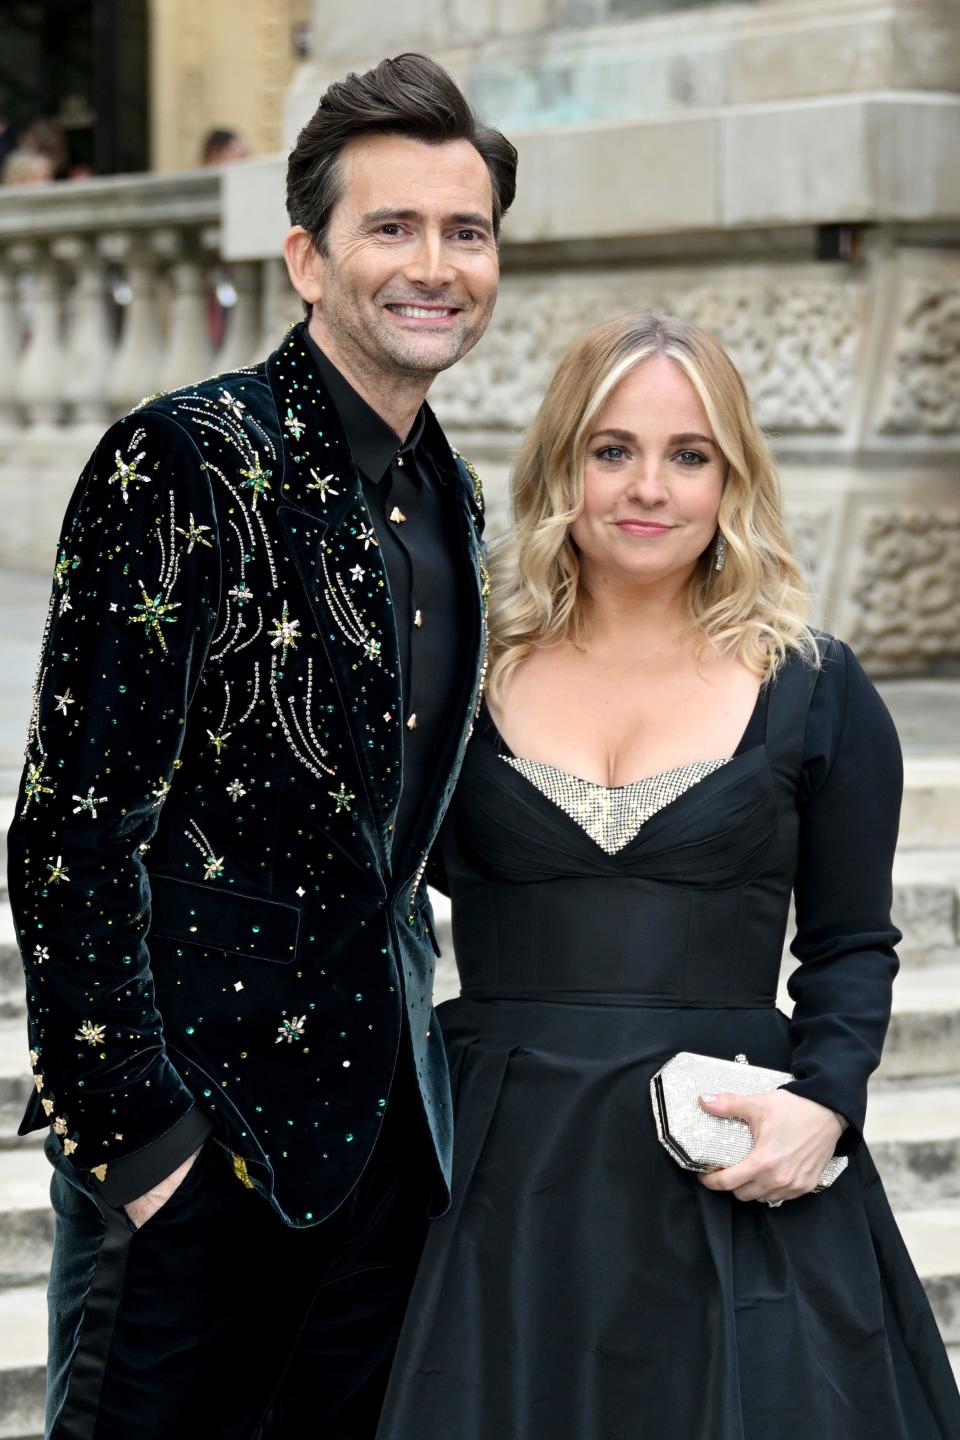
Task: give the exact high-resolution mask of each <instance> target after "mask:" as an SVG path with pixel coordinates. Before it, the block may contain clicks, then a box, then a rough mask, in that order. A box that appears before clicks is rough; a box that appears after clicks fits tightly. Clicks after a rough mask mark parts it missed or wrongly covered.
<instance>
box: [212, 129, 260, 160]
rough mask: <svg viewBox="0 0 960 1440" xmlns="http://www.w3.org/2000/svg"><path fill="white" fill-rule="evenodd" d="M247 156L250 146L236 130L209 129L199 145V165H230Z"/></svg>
mask: <svg viewBox="0 0 960 1440" xmlns="http://www.w3.org/2000/svg"><path fill="white" fill-rule="evenodd" d="M249 156H250V146H249V145H248V144H247V142H246V140H244V138H243V136H242V135H241V134H240V133H239V131H237V130H219V129H217V130H211V131H210V132H209V133H208V134H207V135H206V136H205V137H204V140H203V144H202V145H201V146H200V164H201V165H231V164H233V162H234V161H235V160H246V159H248V158H249Z"/></svg>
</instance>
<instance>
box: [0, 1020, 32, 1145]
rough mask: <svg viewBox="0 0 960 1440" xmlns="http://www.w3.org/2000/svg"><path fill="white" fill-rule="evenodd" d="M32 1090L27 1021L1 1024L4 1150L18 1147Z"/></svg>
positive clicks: (0, 1097)
mask: <svg viewBox="0 0 960 1440" xmlns="http://www.w3.org/2000/svg"><path fill="white" fill-rule="evenodd" d="M32 1089H33V1077H32V1076H31V1073H30V1059H29V1055H28V1052H27V1030H26V1026H25V1024H24V1021H23V1019H22V1017H21V1018H18V1019H12V1020H10V1019H6V1020H0V1149H3V1148H4V1147H6V1146H8V1145H10V1144H14V1143H18V1142H16V1141H15V1136H16V1130H17V1126H18V1125H19V1124H20V1119H21V1116H22V1115H23V1112H24V1109H25V1108H26V1104H27V1100H28V1099H29V1098H30V1092H31V1090H32Z"/></svg>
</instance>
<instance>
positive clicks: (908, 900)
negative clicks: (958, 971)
mask: <svg viewBox="0 0 960 1440" xmlns="http://www.w3.org/2000/svg"><path fill="white" fill-rule="evenodd" d="M893 920H894V924H895V925H897V926H898V927H899V928H900V929H901V930H902V931H903V948H904V949H905V950H909V951H913V952H916V951H923V950H932V949H934V948H941V947H943V948H944V949H946V948H949V947H951V946H955V945H956V944H957V943H958V937H957V893H956V891H955V890H954V889H953V888H952V887H951V886H949V885H896V886H894V891H893Z"/></svg>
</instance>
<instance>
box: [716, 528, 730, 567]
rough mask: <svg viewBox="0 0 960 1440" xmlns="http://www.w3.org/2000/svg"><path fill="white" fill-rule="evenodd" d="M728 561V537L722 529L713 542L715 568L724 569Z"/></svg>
mask: <svg viewBox="0 0 960 1440" xmlns="http://www.w3.org/2000/svg"><path fill="white" fill-rule="evenodd" d="M726 563H727V537H726V536H725V535H724V533H723V531H722V530H718V531H717V538H716V540H715V541H714V542H713V568H714V570H722V569H723V567H724V565H725V564H726Z"/></svg>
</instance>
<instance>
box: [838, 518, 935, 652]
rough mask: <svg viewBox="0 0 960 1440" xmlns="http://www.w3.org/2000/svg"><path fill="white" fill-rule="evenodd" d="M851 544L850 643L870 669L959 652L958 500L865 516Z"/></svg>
mask: <svg viewBox="0 0 960 1440" xmlns="http://www.w3.org/2000/svg"><path fill="white" fill-rule="evenodd" d="M857 540H858V543H857V545H856V551H855V553H856V556H857V565H856V571H855V574H854V577H853V582H852V585H851V592H850V600H851V602H852V606H853V608H854V611H855V618H854V621H853V625H852V629H851V633H850V635H849V636H848V638H849V640H850V643H851V644H852V645H853V646H854V647H855V649H856V650H857V653H858V654H859V656H860V659H861V660H862V661H863V663H864V665H866V666H867V668H868V669H870V670H872V671H873V672H874V673H876V674H895V673H898V672H902V671H904V670H907V671H913V672H917V671H921V672H926V671H931V670H933V671H936V670H940V669H947V668H949V667H950V663H951V661H952V662H954V663H956V662H957V660H958V659H960V505H954V506H949V505H943V506H940V507H938V508H937V509H932V508H923V509H921V508H911V507H909V506H902V507H898V508H896V509H891V510H885V511H874V512H873V513H870V514H868V515H867V516H865V518H864V521H863V524H862V526H861V528H860V533H859V535H858V537H857Z"/></svg>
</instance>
